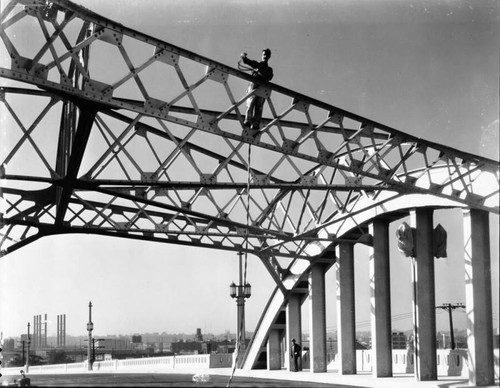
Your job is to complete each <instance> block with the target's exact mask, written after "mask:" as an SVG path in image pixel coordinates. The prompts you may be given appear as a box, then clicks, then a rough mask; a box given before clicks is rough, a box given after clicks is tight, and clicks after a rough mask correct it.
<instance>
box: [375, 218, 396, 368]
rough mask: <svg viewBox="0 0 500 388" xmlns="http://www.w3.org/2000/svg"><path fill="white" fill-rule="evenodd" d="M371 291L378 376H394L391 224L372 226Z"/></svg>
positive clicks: (381, 220) (380, 222) (380, 220)
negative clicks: (390, 261)
mask: <svg viewBox="0 0 500 388" xmlns="http://www.w3.org/2000/svg"><path fill="white" fill-rule="evenodd" d="M370 234H371V235H372V236H373V246H372V247H371V248H370V292H371V298H370V299H371V309H372V310H371V321H372V360H373V361H372V365H373V375H374V376H375V377H391V376H392V337H391V287H390V284H391V277H390V270H389V221H388V220H385V219H376V220H374V221H373V223H372V224H370Z"/></svg>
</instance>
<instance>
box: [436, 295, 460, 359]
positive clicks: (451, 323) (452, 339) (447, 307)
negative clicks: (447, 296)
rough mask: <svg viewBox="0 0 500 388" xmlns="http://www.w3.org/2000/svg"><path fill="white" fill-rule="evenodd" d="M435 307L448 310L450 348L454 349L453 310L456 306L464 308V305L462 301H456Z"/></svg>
mask: <svg viewBox="0 0 500 388" xmlns="http://www.w3.org/2000/svg"><path fill="white" fill-rule="evenodd" d="M436 308H437V309H442V310H447V311H448V317H449V320H450V338H451V349H452V350H454V349H455V348H456V345H455V333H454V332H453V331H454V330H453V314H452V312H453V310H455V309H458V308H465V305H464V304H463V303H456V304H451V303H444V304H442V305H441V306H436Z"/></svg>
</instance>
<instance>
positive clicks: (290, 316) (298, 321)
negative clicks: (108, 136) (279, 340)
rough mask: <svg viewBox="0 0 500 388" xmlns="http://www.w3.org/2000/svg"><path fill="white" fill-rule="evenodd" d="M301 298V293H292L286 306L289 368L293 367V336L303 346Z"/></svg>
mask: <svg viewBox="0 0 500 388" xmlns="http://www.w3.org/2000/svg"><path fill="white" fill-rule="evenodd" d="M301 299H302V296H301V295H300V294H296V293H294V294H292V295H290V297H289V298H288V304H287V306H286V346H287V347H288V357H287V362H288V370H289V371H291V370H292V369H293V366H292V363H291V362H290V344H291V343H292V338H295V339H296V340H297V341H298V342H299V344H300V345H301V346H302V315H301Z"/></svg>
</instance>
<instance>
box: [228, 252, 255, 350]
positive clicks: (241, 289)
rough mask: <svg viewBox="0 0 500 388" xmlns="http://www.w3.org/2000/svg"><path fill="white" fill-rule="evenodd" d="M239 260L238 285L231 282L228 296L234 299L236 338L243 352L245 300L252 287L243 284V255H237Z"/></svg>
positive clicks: (244, 340)
mask: <svg viewBox="0 0 500 388" xmlns="http://www.w3.org/2000/svg"><path fill="white" fill-rule="evenodd" d="M238 256H239V257H240V258H239V284H238V285H236V284H234V282H232V283H231V284H230V285H229V295H230V296H231V298H233V299H236V306H237V328H236V338H237V341H238V339H239V341H240V350H245V345H246V339H245V299H248V298H250V296H251V295H252V286H251V285H250V284H249V283H247V282H245V284H243V272H242V263H241V262H242V256H243V253H242V252H239V253H238Z"/></svg>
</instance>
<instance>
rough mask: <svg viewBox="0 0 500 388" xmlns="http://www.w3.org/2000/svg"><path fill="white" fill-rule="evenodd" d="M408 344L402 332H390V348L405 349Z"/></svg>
mask: <svg viewBox="0 0 500 388" xmlns="http://www.w3.org/2000/svg"><path fill="white" fill-rule="evenodd" d="M407 343H408V339H407V338H406V335H405V333H403V332H402V331H393V332H392V348H393V349H406V347H407Z"/></svg>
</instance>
